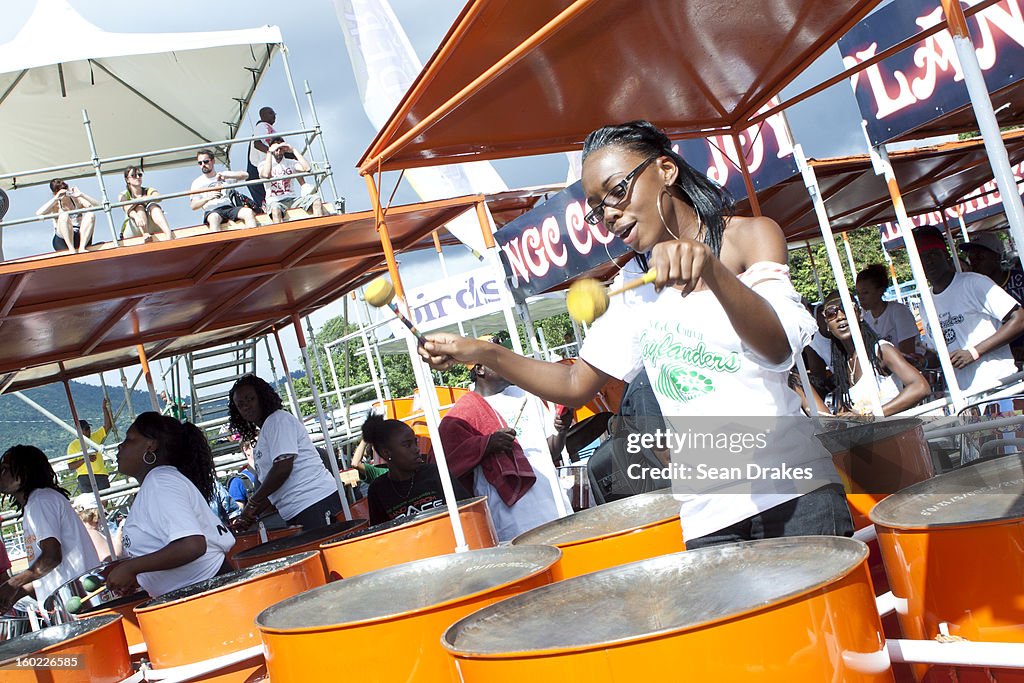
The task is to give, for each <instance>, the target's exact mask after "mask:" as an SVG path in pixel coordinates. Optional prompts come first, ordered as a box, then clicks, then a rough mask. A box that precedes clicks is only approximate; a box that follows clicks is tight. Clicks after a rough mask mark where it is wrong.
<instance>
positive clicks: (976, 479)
mask: <svg viewBox="0 0 1024 683" xmlns="http://www.w3.org/2000/svg"><path fill="white" fill-rule="evenodd" d="M871 520H872V521H873V522H874V523H875V529H876V530H877V532H878V544H879V547H880V548H881V551H882V557H883V559H884V562H885V569H886V574H887V575H888V577H889V584H890V586H891V587H892V592H893V596H894V597H895V598H896V599H897V601H898V603H897V610H896V611H897V615H898V617H899V620H900V626H901V627H902V629H903V633H904V636H905V637H908V638H919V639H926V640H930V639H932V638H935V637H936V636H937V635H938V634H939V633H940V625H941V624H944V626H942V628H944V629H945V630H948V632H949V634H950V635H953V636H960V637H963V638H967V639H968V640H977V641H989V642H1024V456H1022V455H1019V454H1018V455H1008V456H1003V457H999V458H996V459H993V460H985V461H979V462H976V463H973V464H971V465H969V466H967V467H963V468H960V469H958V470H954V471H952V472H948V473H946V474H942V475H939V476H937V477H935V478H934V479H931V480H929V481H926V482H922V483H920V484H916V485H914V486H911V487H909V488H907V489H905V490H903V491H901V492H899V493H897V494H895V495H893V496H890V497H889V498H887V499H886V500H884V501H882V502H881V503H879V504H878V505H877V506H876V507H875V509H874V510H873V511H872V512H871Z"/></svg>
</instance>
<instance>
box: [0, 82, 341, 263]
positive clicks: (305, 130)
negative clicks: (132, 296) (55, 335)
mask: <svg viewBox="0 0 1024 683" xmlns="http://www.w3.org/2000/svg"><path fill="white" fill-rule="evenodd" d="M305 85H306V96H307V98H308V102H309V107H310V111H311V112H312V116H313V126H312V127H300V128H298V129H296V130H288V131H275V132H274V136H275V137H278V136H280V137H287V136H291V137H296V136H302V139H303V140H304V141H305V144H304V149H305V152H306V153H307V154H308V153H309V152H310V151H311V145H312V143H313V141H314V140H319V141H320V148H321V151H322V154H323V155H324V160H323V162H319V161H316V160H312V159H311V160H310V167H311V168H310V170H309V171H308V172H303V173H295V174H291V175H290V176H289V178H305V177H314V178H315V179H316V180H315V182H314V184H315V186H316V189H317V191H319V190H320V189H321V187H322V185H323V183H324V181H326V182H327V183H328V184H329V185H330V187H331V190H332V192H333V195H334V196H333V199H332V200H331V202H330V203H332V204H333V205H334V207H335V209H336V210H337V211H339V212H344V206H345V203H344V198H343V197H341V196H340V195H338V191H337V187H336V186H335V184H334V178H333V174H332V170H331V163H330V160H329V159H328V157H327V146H326V145H325V144H324V142H323V133H322V130H321V128H320V123H319V121H318V120H317V115H316V107H315V105H314V102H313V92H312V89H311V88H310V87H309V83H308V82H306V83H305ZM82 119H83V125H84V126H85V132H86V138H87V140H88V143H89V149H90V152H91V153H92V158H91V159H89V160H85V161H76V162H72V163H68V164H58V165H55V166H47V167H43V168H36V169H31V170H28V171H15V172H9V173H3V174H0V181H2V180H14V181H15V182H14V183H13V184H14V187H15V189H17V178H19V177H26V176H40V175H47V174H56V173H59V172H62V171H69V170H73V169H87V168H92V169H93V170H94V172H95V176H96V180H97V183H98V184H99V189H100V196H101V199H100V201H99V202H98V204H97V205H96V206H90V207H86V208H83V209H74V210H72V211H66V212H61V211H57V212H53V213H47V214H44V215H41V216H39V215H35V216H29V217H25V218H17V219H14V220H7V221H0V239H2V231H3V230H4V228H8V227H13V226H17V225H24V224H28V223H36V222H40V221H45V220H52V219H55V218H56V217H57V216H58V215H59V214H60V213H66V214H68V215H69V216H74V215H79V214H86V213H98V212H101V211H102V212H103V213H104V214H105V215H106V217H107V224H108V227H109V229H110V235H111V240H112V241H113V243H114V245H116V246H120V244H121V242H120V237H121V235H120V231H119V230H118V228H117V227H116V226H117V225H118V224H119V223H120V221H118V222H115V219H114V216H113V213H112V212H113V210H114V209H117V208H121V207H125V206H130V205H133V204H138V203H139V202H140V198H129V199H128V200H126V201H113V202H112V201H110V197H109V195H108V194H107V187H106V183H105V181H104V177H103V166H104V165H107V167H108V168H109V166H110V165H111V164H117V163H123V162H125V161H131V160H144V159H146V158H147V157H148V158H152V157H160V156H167V155H174V154H180V153H182V152H188V151H192V150H200V149H206V148H210V149H214V150H215V151H218V152H220V155H221V157H222V159H223V160H225V161H227V153H228V150H229V149H230V147H231V145H233V144H235V143H243V142H244V143H249V142H253V141H255V140H262V139H265V138H266V136H265V135H252V136H246V137H234V138H225V139H222V140H213V141H205V142H200V143H195V144H189V145H180V146H176V147H167V148H163V149H157V150H149V151H145V152H139V153H132V154H119V155H115V156H110V157H100V156H99V154H98V152H97V149H96V144H95V139H94V137H93V134H92V126H91V122H90V120H89V114H88V112H87V111H86V110H84V109H83V110H82ZM300 120H301V117H300ZM303 125H304V124H303ZM272 181H273V179H263V178H260V179H256V180H244V181H239V182H237V183H230V184H224V185H220V186H218V187H219V189H221V190H228V189H235V188H240V187H249V186H251V185H257V184H261V183H266V182H272ZM203 192H209V189H208V188H207V189H204V190H191V189H189V190H185V191H181V192H170V193H167V194H161V195H159V201H162V200H164V199H176V198H180V197H187V196H190V195H193V194H201V193H203ZM0 244H2V242H0ZM0 260H3V253H2V252H0Z"/></svg>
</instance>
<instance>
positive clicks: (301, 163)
mask: <svg viewBox="0 0 1024 683" xmlns="http://www.w3.org/2000/svg"><path fill="white" fill-rule="evenodd" d="M288 149H289V150H290V151H291V153H292V154H294V155H295V170H296V171H298V172H299V173H308V172H309V169H310V168H312V167H311V166H310V165H309V162H308V161H306V157H304V156H302V152H300V151H299V150H297V149H295V148H294V147H292V146H291V145H288Z"/></svg>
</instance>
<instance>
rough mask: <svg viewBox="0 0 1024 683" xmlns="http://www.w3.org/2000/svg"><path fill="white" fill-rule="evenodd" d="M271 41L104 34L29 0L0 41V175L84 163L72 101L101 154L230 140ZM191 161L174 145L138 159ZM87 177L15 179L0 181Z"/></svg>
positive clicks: (276, 35)
mask: <svg viewBox="0 0 1024 683" xmlns="http://www.w3.org/2000/svg"><path fill="white" fill-rule="evenodd" d="M281 44H282V40H281V31H280V29H278V28H277V27H276V26H264V27H262V28H256V29H245V30H238V31H211V32H201V33H109V32H107V31H104V30H102V29H100V28H99V27H97V26H95V25H93V24H91V23H89V22H88V21H86V20H85V19H84V18H83V17H82V16H81V15H79V14H78V13H77V12H76V11H75V10H74V9H73V8H72V7H70V6H69V5H68V4H67V2H66V1H65V0H38V2H37V3H36V7H35V10H34V11H33V13H32V15H31V16H30V17H29V19H28V21H26V22H25V25H24V26H23V27H22V28H21V30H20V31H19V33H18V35H17V36H15V38H14V39H13V40H11V41H10V42H8V43H5V44H3V45H0V130H3V131H4V133H5V134H4V144H3V146H2V148H0V175H2V174H8V173H13V172H23V171H27V170H32V169H40V168H47V167H51V166H59V165H63V164H71V163H76V162H83V161H89V160H90V159H91V158H92V153H91V152H90V150H89V143H88V138H87V137H86V134H85V128H84V126H83V121H82V110H83V109H85V110H87V111H88V114H89V118H90V120H91V122H92V129H93V135H94V138H95V141H96V151H97V154H98V155H99V156H100V157H101V158H105V157H112V156H121V155H129V154H135V153H138V152H140V151H148V150H158V149H167V148H171V147H179V146H187V145H192V144H199V143H202V142H207V141H213V140H222V139H226V138H230V137H233V136H235V135H236V133H237V131H238V129H239V125H240V123H241V121H242V116H243V115H244V113H245V110H246V108H247V107H248V106H249V100H250V98H251V97H252V95H253V92H254V91H255V90H256V86H257V85H258V84H259V80H260V78H261V77H262V76H263V74H264V72H265V70H266V68H267V66H268V65H269V64H270V61H271V59H272V58H273V56H274V53H275V52H276V51H277V49H278V48H279V47H281ZM194 158H195V153H194V152H182V153H178V154H175V155H167V156H161V157H158V158H154V159H152V160H146V165H147V166H148V167H152V166H157V165H161V166H162V165H169V164H176V163H182V162H185V161H188V162H189V163H192V160H193V159H194ZM125 163H128V162H125ZM104 170H107V169H104ZM111 170H113V169H111ZM92 173H93V170H92V168H84V169H74V170H69V171H66V172H63V173H59V174H51V173H46V174H37V175H34V176H33V175H24V176H21V175H19V176H18V177H17V178H16V179H15V180H14V181H12V180H6V181H4V182H3V186H5V187H11V186H13V185H15V184H16V185H17V186H25V185H29V184H35V183H39V182H46V181H47V180H49V178H50V177H53V176H54V175H61V176H63V177H74V176H80V175H91V174H92Z"/></svg>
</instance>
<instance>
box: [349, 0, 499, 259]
mask: <svg viewBox="0 0 1024 683" xmlns="http://www.w3.org/2000/svg"><path fill="white" fill-rule="evenodd" d="M334 8H335V11H336V12H337V14H338V21H339V22H340V23H341V27H342V33H344V35H345V45H346V47H347V48H348V54H349V58H350V59H351V61H352V70H353V71H354V72H355V77H356V85H357V86H358V88H359V96H360V98H361V99H362V101H363V108H364V109H365V110H366V115H367V116H368V117H369V119H370V122H371V123H372V124H373V125H374V127H375V128H376V129H377V130H380V129H381V127H382V126H383V125H384V124H385V123H387V121H388V118H389V117H390V116H391V113H392V112H393V111H394V110H395V108H396V107H397V106H398V103H399V102H400V101H401V99H402V96H404V95H405V93H406V91H407V90H408V89H409V88H410V86H412V82H413V80H414V79H415V78H416V76H417V75H419V72H420V71H421V70H422V68H423V65H422V64H421V63H420V60H419V58H418V57H417V56H416V53H415V52H414V51H413V49H412V45H411V44H410V43H409V38H408V37H407V36H406V35H405V31H404V30H403V29H402V26H401V24H399V23H398V18H397V17H396V16H395V13H394V11H393V10H392V9H391V5H390V3H388V0H334ZM405 178H406V179H407V180H408V181H409V184H410V185H412V188H413V190H415V191H416V194H418V195H419V196H420V198H421V199H423V200H428V201H429V200H434V199H448V198H450V197H459V196H462V195H468V194H477V193H491V192H503V191H505V190H507V189H508V186H506V185H505V183H504V181H502V179H501V176H499V175H498V172H497V171H495V170H494V167H493V166H491V164H489V163H488V162H486V161H474V162H470V163H465V164H451V165H447V166H435V167H431V168H413V169H408V170H407V171H406V172H405ZM445 227H446V228H447V229H448V230H449V231H450V232H451V233H452V234H453V235H455V236H456V237H457V238H458V239H459V240H460V241H461V242H462V243H463V244H466V245H468V246H469V247H471V248H472V249H474V250H475V251H477V252H480V253H483V251H484V238H483V235H482V234H481V232H480V224H479V222H478V220H477V217H476V214H475V213H474V212H472V211H471V212H468V213H466V214H463V215H462V216H460V217H459V218H457V219H455V220H454V221H452V222H450V223H448V224H447V225H446V226H445Z"/></svg>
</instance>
